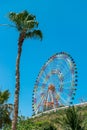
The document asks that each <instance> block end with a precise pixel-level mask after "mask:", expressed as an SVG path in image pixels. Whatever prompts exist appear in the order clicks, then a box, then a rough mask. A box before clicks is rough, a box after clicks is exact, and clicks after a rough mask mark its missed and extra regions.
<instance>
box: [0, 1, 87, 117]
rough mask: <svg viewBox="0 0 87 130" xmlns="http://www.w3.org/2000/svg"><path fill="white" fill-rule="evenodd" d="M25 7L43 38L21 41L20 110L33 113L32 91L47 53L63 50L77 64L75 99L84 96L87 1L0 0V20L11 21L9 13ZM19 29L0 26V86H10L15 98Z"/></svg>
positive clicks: (23, 113)
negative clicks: (35, 21)
mask: <svg viewBox="0 0 87 130" xmlns="http://www.w3.org/2000/svg"><path fill="white" fill-rule="evenodd" d="M23 10H27V11H29V12H30V13H32V14H34V15H36V18H37V20H38V21H39V28H40V29H41V30H42V32H43V41H39V40H33V39H31V40H30V39H29V40H26V41H25V42H24V45H23V52H22V57H21V66H20V70H21V90H20V104H19V114H22V115H25V116H31V115H32V105H31V104H32V91H33V87H34V84H35V80H36V78H37V75H38V73H39V71H40V69H41V67H42V66H43V64H44V63H45V62H46V61H47V60H48V58H49V57H50V56H52V55H53V54H55V53H57V52H61V51H65V52H67V53H69V54H71V56H72V57H73V58H74V60H75V62H76V64H77V68H78V76H79V77H78V81H79V82H78V89H77V92H76V97H75V102H77V103H78V102H79V99H80V98H85V99H86V100H87V83H86V74H87V60H86V59H87V1H86V0H73V1H70V0H66V1H65V0H61V1H59V0H54V1H53V0H46V1H45V0H38V1H36V0H26V1H25V0H22V1H21V0H13V1H10V0H6V1H5V0H3V1H0V24H9V23H11V22H10V21H9V19H8V13H9V12H10V11H11V12H21V11H23ZM18 36H19V33H18V32H17V30H16V29H14V28H9V27H1V26H0V89H2V90H5V89H9V91H10V93H11V97H10V99H9V102H11V103H13V101H14V97H13V96H14V90H15V64H16V63H15V62H16V56H17V40H18Z"/></svg>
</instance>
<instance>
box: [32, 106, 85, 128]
mask: <svg viewBox="0 0 87 130" xmlns="http://www.w3.org/2000/svg"><path fill="white" fill-rule="evenodd" d="M75 107H76V109H77V111H78V113H79V114H81V115H82V117H83V120H84V118H85V117H87V103H82V104H78V105H76V106H75ZM67 109H68V107H66V108H60V109H57V110H56V111H51V112H50V113H48V112H47V113H42V114H39V115H37V116H36V117H34V118H32V121H33V122H34V123H37V124H38V122H39V123H40V122H44V121H45V122H49V123H51V124H52V125H54V126H55V127H56V128H57V130H62V128H61V127H60V125H59V123H58V120H60V118H62V117H63V116H64V115H65V111H66V110H67Z"/></svg>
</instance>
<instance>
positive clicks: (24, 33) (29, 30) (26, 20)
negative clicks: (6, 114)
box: [9, 11, 42, 130]
mask: <svg viewBox="0 0 87 130" xmlns="http://www.w3.org/2000/svg"><path fill="white" fill-rule="evenodd" d="M9 19H10V20H11V21H12V22H14V24H15V27H16V28H17V30H18V31H19V39H18V55H17V59H16V86H15V101H14V117H13V121H12V130H16V124H17V117H18V105H19V92H20V58H21V53H22V45H23V43H24V40H25V39H26V38H35V37H36V38H40V39H42V32H41V31H40V30H37V28H38V22H37V21H36V17H35V16H34V15H32V14H30V13H28V12H27V11H23V12H21V13H14V12H10V13H9Z"/></svg>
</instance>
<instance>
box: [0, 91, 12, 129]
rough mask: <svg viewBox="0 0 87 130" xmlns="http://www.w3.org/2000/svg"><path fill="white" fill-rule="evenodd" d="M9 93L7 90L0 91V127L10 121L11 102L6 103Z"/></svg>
mask: <svg viewBox="0 0 87 130" xmlns="http://www.w3.org/2000/svg"><path fill="white" fill-rule="evenodd" d="M9 96H10V93H9V91H8V90H5V91H3V92H2V91H0V128H2V127H3V126H4V125H5V124H10V123H11V118H10V115H11V113H12V111H13V106H12V104H8V103H6V102H7V100H8V98H9Z"/></svg>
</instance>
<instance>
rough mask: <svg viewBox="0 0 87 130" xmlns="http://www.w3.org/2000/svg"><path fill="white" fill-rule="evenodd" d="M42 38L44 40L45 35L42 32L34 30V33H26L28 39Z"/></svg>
mask: <svg viewBox="0 0 87 130" xmlns="http://www.w3.org/2000/svg"><path fill="white" fill-rule="evenodd" d="M34 37H35V38H40V39H41V40H42V38H43V35H42V32H41V31H40V30H34V31H32V32H28V33H26V38H34Z"/></svg>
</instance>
